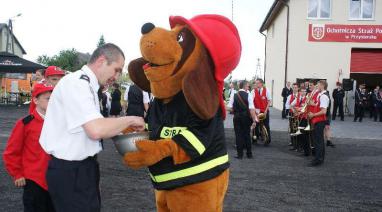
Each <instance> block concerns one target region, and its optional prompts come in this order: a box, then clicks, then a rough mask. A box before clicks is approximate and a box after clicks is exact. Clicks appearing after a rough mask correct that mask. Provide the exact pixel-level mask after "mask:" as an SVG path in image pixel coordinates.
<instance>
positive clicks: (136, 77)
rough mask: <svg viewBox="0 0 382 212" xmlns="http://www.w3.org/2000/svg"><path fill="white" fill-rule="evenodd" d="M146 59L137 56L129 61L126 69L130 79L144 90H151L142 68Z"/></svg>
mask: <svg viewBox="0 0 382 212" xmlns="http://www.w3.org/2000/svg"><path fill="white" fill-rule="evenodd" d="M146 63H147V61H146V60H145V59H143V58H142V57H141V58H138V59H135V60H133V61H131V62H130V63H129V66H128V68H127V70H128V71H129V76H130V79H131V80H132V81H133V82H134V83H135V84H136V85H137V86H138V87H140V88H141V89H142V90H144V91H146V92H151V89H150V82H149V80H148V79H147V77H146V75H145V72H144V70H143V65H145V64H146Z"/></svg>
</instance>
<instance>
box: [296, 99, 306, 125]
mask: <svg viewBox="0 0 382 212" xmlns="http://www.w3.org/2000/svg"><path fill="white" fill-rule="evenodd" d="M305 102H306V96H304V97H302V98H301V97H300V94H298V97H297V99H296V105H295V107H299V108H300V107H302V106H303V105H304V104H305ZM300 118H301V119H307V113H303V114H301V115H300Z"/></svg>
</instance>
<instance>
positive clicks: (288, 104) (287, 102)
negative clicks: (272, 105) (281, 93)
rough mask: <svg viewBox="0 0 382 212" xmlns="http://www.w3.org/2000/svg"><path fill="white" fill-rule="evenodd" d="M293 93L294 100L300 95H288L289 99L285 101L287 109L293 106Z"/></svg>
mask: <svg viewBox="0 0 382 212" xmlns="http://www.w3.org/2000/svg"><path fill="white" fill-rule="evenodd" d="M292 95H293V96H294V99H293V101H294V100H296V98H297V96H298V95H297V94H294V93H292V94H291V95H289V96H288V97H287V101H286V102H285V109H286V110H289V109H290V107H291V102H290V99H291V98H292Z"/></svg>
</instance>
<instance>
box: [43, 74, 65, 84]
mask: <svg viewBox="0 0 382 212" xmlns="http://www.w3.org/2000/svg"><path fill="white" fill-rule="evenodd" d="M62 77H63V76H62V75H52V76H48V77H47V78H46V81H47V84H48V85H52V86H56V85H57V83H58V82H59V81H60V79H61V78H62Z"/></svg>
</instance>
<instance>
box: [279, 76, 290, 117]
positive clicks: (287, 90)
mask: <svg viewBox="0 0 382 212" xmlns="http://www.w3.org/2000/svg"><path fill="white" fill-rule="evenodd" d="M291 94H292V88H291V87H290V82H287V84H286V87H285V88H283V91H282V93H281V96H282V97H283V110H282V111H281V116H282V118H283V119H285V118H286V115H287V114H288V111H286V110H285V103H286V101H287V98H288V96H289V95H291Z"/></svg>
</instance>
